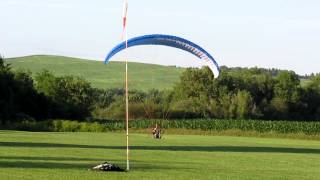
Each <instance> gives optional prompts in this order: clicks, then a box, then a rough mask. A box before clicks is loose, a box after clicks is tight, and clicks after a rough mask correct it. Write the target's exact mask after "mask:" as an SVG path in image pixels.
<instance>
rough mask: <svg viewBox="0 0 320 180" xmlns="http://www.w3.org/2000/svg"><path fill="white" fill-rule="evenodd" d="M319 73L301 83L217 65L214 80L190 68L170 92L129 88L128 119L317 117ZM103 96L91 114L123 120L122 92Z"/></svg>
mask: <svg viewBox="0 0 320 180" xmlns="http://www.w3.org/2000/svg"><path fill="white" fill-rule="evenodd" d="M319 77H320V76H315V77H313V78H312V79H310V81H309V82H308V83H307V84H306V85H305V86H303V87H302V86H301V85H300V79H299V77H298V75H297V74H295V73H294V72H292V71H281V72H279V73H278V75H277V76H275V77H273V76H272V74H271V73H269V72H265V71H264V70H260V69H258V68H251V69H246V70H245V69H242V70H241V71H239V72H236V71H226V70H224V69H222V73H221V76H220V77H219V78H218V79H214V77H213V76H212V73H211V71H210V70H209V68H202V69H192V68H189V69H187V70H186V71H185V72H184V73H183V74H182V75H181V79H180V82H179V83H177V84H176V85H175V87H174V88H173V90H171V91H170V90H167V91H159V90H149V91H148V92H139V91H132V92H130V117H131V118H133V119H143V118H158V119H159V118H160V119H176V118H180V119H186V118H219V119H267V120H269V119H272V120H280V119H286V120H309V121H318V120H319V119H320V113H319V111H320V107H319V104H320V88H319V87H320V81H319ZM111 92H113V93H111ZM106 94H108V95H109V96H107V97H106V98H101V99H100V100H98V101H107V102H108V104H104V105H101V103H100V105H99V106H98V107H97V108H96V109H95V111H94V113H93V114H94V117H96V118H101V119H123V118H124V114H125V113H124V109H125V108H124V107H125V106H124V103H125V101H124V98H123V91H121V90H118V92H117V93H115V90H107V91H106ZM111 94H113V95H111ZM110 95H111V96H110ZM111 97H113V98H111Z"/></svg>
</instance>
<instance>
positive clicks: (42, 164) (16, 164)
mask: <svg viewBox="0 0 320 180" xmlns="http://www.w3.org/2000/svg"><path fill="white" fill-rule="evenodd" d="M7 160H14V161H7ZM39 160H40V161H39ZM50 160H54V161H58V162H50ZM65 160H72V161H83V160H100V161H97V162H91V163H88V162H84V163H79V162H68V163H66V162H63V161H65ZM59 161H60V162H59ZM117 161H119V160H113V162H117ZM102 162H105V161H103V160H101V159H90V158H74V157H65V158H59V157H32V156H30V157H24V156H0V169H1V168H27V169H28V168H36V169H78V170H83V169H87V170H90V169H91V168H92V167H94V166H96V165H97V164H100V163H102ZM108 162H111V163H113V162H112V160H110V159H109V161H108ZM115 164H117V165H118V166H120V167H123V168H124V167H125V166H126V165H125V164H124V163H115ZM131 164H132V166H131V167H132V168H134V170H135V171H145V170H152V169H160V170H169V169H172V168H171V167H169V166H168V165H166V164H159V163H152V162H144V161H135V160H131ZM175 169H177V168H175ZM178 169H180V168H178ZM183 169H188V168H183Z"/></svg>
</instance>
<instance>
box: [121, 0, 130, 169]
mask: <svg viewBox="0 0 320 180" xmlns="http://www.w3.org/2000/svg"><path fill="white" fill-rule="evenodd" d="M124 3H125V5H124V15H123V18H124V19H123V21H124V22H123V23H124V24H123V28H124V29H123V30H124V32H123V33H125V34H124V35H125V41H126V49H127V48H128V34H127V28H126V24H127V23H126V21H127V10H128V2H127V0H125V2H124ZM125 62H126V89H125V91H126V93H125V94H126V136H127V171H129V169H130V166H129V165H130V164H129V97H128V96H129V93H128V59H127V58H125Z"/></svg>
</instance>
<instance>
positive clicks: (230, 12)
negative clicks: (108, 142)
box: [0, 0, 320, 74]
mask: <svg viewBox="0 0 320 180" xmlns="http://www.w3.org/2000/svg"><path fill="white" fill-rule="evenodd" d="M128 1H129V12H128V13H129V17H128V18H129V22H128V35H129V38H130V37H134V36H137V35H143V34H153V33H161V34H171V35H177V36H181V37H184V38H187V39H189V40H191V41H193V42H195V43H197V44H199V45H200V46H202V47H204V49H206V50H207V51H208V52H210V53H211V54H212V55H213V56H214V57H215V59H216V60H217V61H218V63H219V64H220V65H227V66H232V67H234V66H242V67H252V66H258V67H275V68H281V69H290V70H294V71H296V72H298V73H299V74H305V73H311V72H320V1H319V0H304V1H303V0H264V1H262V0H260V1H257V0H241V1H239V0H223V1H221V0H220V1H218V0H128ZM122 5H123V3H122V0H90V1H88V0H0V20H1V22H0V53H1V54H2V55H3V56H5V57H16V56H25V55H33V54H54V55H64V56H72V57H80V58H89V59H94V60H103V59H104V57H105V56H106V54H107V53H108V51H109V50H110V49H111V48H112V47H113V46H115V45H116V44H118V43H119V42H120V38H121V31H122V30H121V28H122V26H121V23H122V22H121V18H122ZM125 57H128V59H130V61H139V62H146V63H156V64H164V65H178V66H201V62H200V61H199V60H198V59H197V58H196V57H195V56H192V55H189V54H188V53H186V52H183V51H180V50H177V49H174V48H165V47H138V48H131V49H129V50H127V51H126V53H120V54H119V55H117V56H115V57H114V58H113V60H122V59H123V58H125Z"/></svg>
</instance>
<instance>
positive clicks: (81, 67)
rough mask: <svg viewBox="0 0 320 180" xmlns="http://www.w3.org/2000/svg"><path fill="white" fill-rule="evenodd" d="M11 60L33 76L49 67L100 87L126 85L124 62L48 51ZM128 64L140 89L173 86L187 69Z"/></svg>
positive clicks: (134, 84)
mask: <svg viewBox="0 0 320 180" xmlns="http://www.w3.org/2000/svg"><path fill="white" fill-rule="evenodd" d="M7 62H8V63H10V64H11V67H12V68H13V69H24V70H30V71H31V72H32V75H33V76H35V74H36V73H37V72H40V71H43V70H44V69H46V70H49V71H51V72H53V73H54V74H55V75H58V76H60V75H76V76H80V77H83V78H85V79H87V80H88V81H89V82H91V84H92V86H93V87H97V88H104V89H107V88H122V87H124V77H125V76H124V71H125V64H124V62H110V63H109V64H107V65H105V64H104V63H103V62H101V61H93V60H85V59H77V58H70V57H62V56H46V55H37V56H27V57H18V58H9V59H7ZM128 68H129V88H130V89H138V90H148V89H152V88H156V89H162V90H163V89H169V88H171V87H172V86H173V85H174V83H176V82H178V81H179V77H180V75H181V73H182V72H183V71H184V68H176V67H172V66H161V65H153V64H143V63H132V62H130V63H129V64H128Z"/></svg>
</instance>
